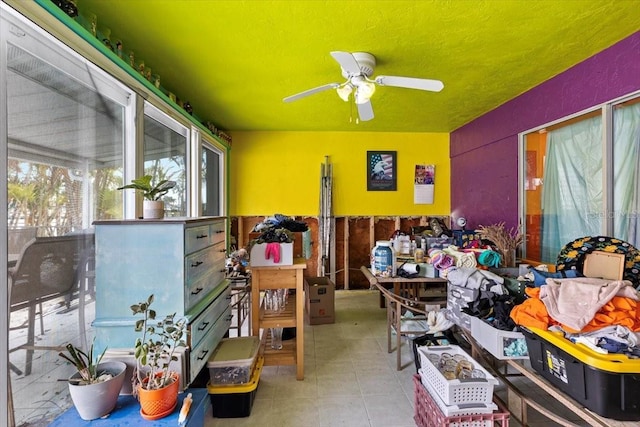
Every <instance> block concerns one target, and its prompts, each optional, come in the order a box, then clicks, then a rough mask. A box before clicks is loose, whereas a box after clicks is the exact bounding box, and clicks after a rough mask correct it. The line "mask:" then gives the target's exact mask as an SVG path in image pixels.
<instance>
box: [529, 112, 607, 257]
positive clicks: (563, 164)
mask: <svg viewBox="0 0 640 427" xmlns="http://www.w3.org/2000/svg"><path fill="white" fill-rule="evenodd" d="M601 122H602V119H601V117H600V116H596V117H593V118H588V119H585V120H582V121H579V122H577V123H572V124H569V125H567V126H564V127H562V128H560V129H556V130H552V131H549V133H548V135H547V149H546V153H547V158H546V162H545V167H544V175H543V186H542V232H541V233H542V239H541V258H542V259H541V261H543V262H547V263H553V264H555V262H556V257H557V255H558V252H559V251H560V249H561V248H562V247H563V246H564V245H565V244H567V243H569V242H571V241H573V240H575V239H577V238H579V237H582V236H587V235H597V234H599V233H600V225H601V224H602V170H603V169H602V160H603V159H602V151H603V150H602V123H601Z"/></svg>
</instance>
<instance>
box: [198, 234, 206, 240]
mask: <svg viewBox="0 0 640 427" xmlns="http://www.w3.org/2000/svg"><path fill="white" fill-rule="evenodd" d="M207 237H209V235H208V234H198V235H197V236H196V239H206V238H207Z"/></svg>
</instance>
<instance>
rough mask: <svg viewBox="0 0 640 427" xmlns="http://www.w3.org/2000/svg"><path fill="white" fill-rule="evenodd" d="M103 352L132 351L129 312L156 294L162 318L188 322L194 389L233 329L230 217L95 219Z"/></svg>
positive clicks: (187, 380) (189, 371)
mask: <svg viewBox="0 0 640 427" xmlns="http://www.w3.org/2000/svg"><path fill="white" fill-rule="evenodd" d="M95 229H96V318H95V321H94V323H93V327H94V330H95V333H96V341H95V345H96V350H97V351H102V350H103V349H104V348H108V349H110V350H112V349H127V348H133V345H134V343H135V339H136V337H137V336H138V335H139V334H137V333H136V332H135V331H134V324H135V320H136V318H135V317H134V316H133V315H132V312H131V309H130V308H129V307H130V306H131V305H132V304H136V303H138V302H140V301H145V300H146V299H147V297H148V296H149V295H151V294H153V295H154V297H155V301H154V303H153V306H152V308H154V309H155V310H156V313H157V317H158V318H162V317H164V316H165V315H167V314H171V313H176V314H177V316H183V317H186V318H187V319H188V322H189V331H188V335H187V337H186V341H187V344H188V352H187V354H188V357H187V358H186V359H187V365H188V366H183V369H184V371H185V372H184V374H183V375H184V376H185V378H184V383H185V384H189V383H191V381H193V380H194V379H195V377H196V376H197V374H198V373H199V372H200V370H201V369H202V368H203V367H204V366H205V365H206V363H207V360H208V358H209V357H210V356H211V354H212V353H213V350H214V349H215V348H216V347H217V345H218V343H219V341H220V340H221V339H222V337H223V336H224V335H225V334H226V332H227V331H228V330H229V326H230V325H231V319H232V317H233V316H232V314H231V306H230V301H231V295H230V292H231V291H230V286H229V282H228V280H226V279H225V277H224V273H225V250H226V239H225V237H226V218H222V217H200V218H165V219H161V220H130V221H129V220H122V221H96V222H95Z"/></svg>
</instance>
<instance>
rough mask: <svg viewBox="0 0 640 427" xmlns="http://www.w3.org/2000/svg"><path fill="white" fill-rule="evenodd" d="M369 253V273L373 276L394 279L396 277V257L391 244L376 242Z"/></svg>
mask: <svg viewBox="0 0 640 427" xmlns="http://www.w3.org/2000/svg"><path fill="white" fill-rule="evenodd" d="M371 253H372V255H373V261H372V263H371V272H372V273H373V275H374V276H379V277H394V276H395V275H396V256H395V251H394V250H393V247H392V245H391V242H389V241H387V240H378V241H377V242H376V246H375V247H374V248H373V250H372V251H371Z"/></svg>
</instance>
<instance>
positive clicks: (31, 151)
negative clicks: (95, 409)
mask: <svg viewBox="0 0 640 427" xmlns="http://www.w3.org/2000/svg"><path fill="white" fill-rule="evenodd" d="M3 13H4V9H3ZM0 15H2V14H0ZM5 18H6V16H0V19H2V28H1V29H2V30H4V28H6V23H7V21H5ZM21 27H22V26H21ZM22 28H28V27H27V26H26V25H24V26H23V27H22ZM2 37H3V39H2V44H1V47H0V52H2V54H3V56H4V57H3V58H2V60H1V61H0V64H2V67H3V69H2V70H1V72H2V75H3V77H4V78H6V92H5V93H6V99H4V98H2V102H5V101H6V107H7V117H6V122H5V120H2V121H0V128H2V132H6V137H7V151H6V154H7V158H6V163H5V164H6V174H7V194H6V202H7V225H8V230H7V246H8V249H9V250H8V257H7V258H8V259H7V266H8V267H13V268H11V269H8V271H7V284H8V286H7V289H8V290H9V291H8V292H9V294H10V296H11V298H10V310H9V330H7V331H6V335H4V336H5V337H7V336H8V346H9V348H10V349H11V350H10V353H9V362H10V369H11V372H10V373H9V375H10V379H11V384H12V393H13V394H12V401H13V408H14V416H15V424H16V425H47V424H48V423H49V422H50V421H52V420H53V419H54V418H55V417H56V416H57V415H59V414H60V413H61V412H63V411H64V410H66V409H68V408H69V407H71V405H72V404H71V400H70V398H69V396H68V391H67V387H66V383H65V382H56V381H55V379H56V378H67V377H69V376H70V375H71V373H72V372H73V368H72V367H71V366H70V365H68V364H66V363H63V362H62V361H61V358H60V357H59V356H58V350H56V348H57V347H59V346H64V345H66V344H67V343H73V344H74V345H76V346H80V347H82V348H83V349H84V350H88V346H89V344H90V343H91V340H92V338H93V335H94V331H93V329H92V328H91V324H92V322H93V321H94V318H95V311H94V301H95V298H94V281H93V270H94V245H93V231H92V228H91V225H92V223H93V221H94V220H97V219H111V218H115V219H120V218H123V204H122V200H123V198H122V192H120V191H118V190H117V189H116V188H117V187H118V186H120V185H122V177H123V168H124V161H123V160H124V156H123V149H124V145H125V127H126V126H125V118H126V117H127V116H128V115H127V110H128V109H131V108H132V106H131V105H130V101H129V99H131V96H132V93H131V92H130V91H128V90H126V89H125V88H123V87H122V86H121V85H120V84H119V83H118V82H117V81H116V80H115V79H112V78H110V77H108V76H106V75H105V74H104V73H103V72H102V71H100V70H98V69H97V68H96V67H94V66H93V65H92V64H90V63H88V62H87V61H85V60H83V59H81V58H79V57H77V56H76V55H75V54H74V53H73V52H72V51H70V50H68V49H66V48H64V47H63V46H61V45H59V44H56V42H55V41H53V40H50V39H47V38H45V37H44V36H41V35H39V33H36V31H35V30H34V31H33V32H31V31H29V32H28V34H22V36H21V37H19V38H18V37H16V40H15V42H10V41H8V42H6V44H5V39H4V37H7V33H6V32H2ZM3 95H4V93H3ZM3 154H4V152H3ZM3 160H5V159H4V157H3ZM35 237H37V239H34V238H35ZM25 346H26V347H29V349H27V348H25ZM51 378H53V379H54V381H53V382H51V381H50V380H48V379H51ZM47 395H48V396H54V397H55V399H54V400H55V402H54V403H55V404H54V405H46V404H45V405H44V406H43V396H47ZM45 400H46V399H45ZM51 402H53V401H51ZM51 402H49V403H51ZM34 408H40V409H39V410H34Z"/></svg>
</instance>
